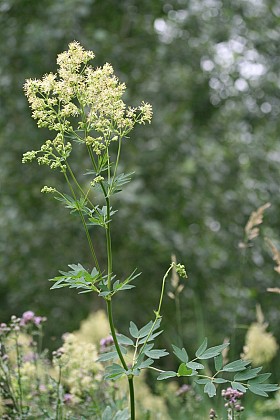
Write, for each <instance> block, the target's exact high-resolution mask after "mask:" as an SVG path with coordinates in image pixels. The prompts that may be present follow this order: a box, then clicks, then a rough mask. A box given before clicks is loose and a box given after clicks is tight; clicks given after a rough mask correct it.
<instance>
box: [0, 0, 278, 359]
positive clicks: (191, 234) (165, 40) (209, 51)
mask: <svg viewBox="0 0 280 420" xmlns="http://www.w3.org/2000/svg"><path fill="white" fill-rule="evenodd" d="M0 12H1V14H0V23H1V24H0V38H1V43H0V53H1V64H0V85H1V115H0V124H1V127H0V159H1V165H0V177H1V179H0V182H1V189H0V197H1V200H0V226H1V236H0V259H1V260H0V261H1V273H0V285H1V289H0V302H1V304H0V319H1V320H5V319H6V318H8V317H9V316H10V315H11V314H12V313H14V312H16V313H17V314H20V313H21V312H23V311H24V310H26V309H32V310H34V311H36V312H40V313H41V314H44V315H47V316H48V317H49V318H50V319H51V320H52V321H53V322H49V323H48V325H49V326H51V328H50V331H49V336H50V337H51V336H54V337H59V336H60V335H61V333H62V332H64V331H65V330H71V329H74V328H76V327H77V326H78V323H79V321H80V320H81V319H82V318H84V317H85V316H86V315H87V313H88V312H89V311H90V310H95V309H96V305H97V303H96V302H95V301H94V300H92V298H90V297H89V298H87V297H85V296H82V297H77V296H76V294H74V293H71V291H68V292H67V294H65V291H64V293H63V298H62V294H61V295H60V294H59V293H55V294H54V293H52V292H50V291H49V283H48V282H47V279H48V278H51V277H54V276H55V275H56V274H57V271H58V269H64V268H66V266H67V264H68V263H70V262H73V263H75V262H77V261H84V263H85V265H86V263H87V261H88V260H89V256H88V254H87V248H86V246H84V245H83V244H84V243H85V242H84V238H83V232H81V231H80V229H79V227H78V224H77V225H76V224H72V225H71V229H70V230H69V219H68V217H69V216H68V214H67V212H66V211H64V210H63V209H60V207H59V206H58V205H57V203H56V202H55V201H54V202H51V201H50V200H46V199H45V198H44V197H43V196H42V195H41V193H40V189H41V186H42V185H45V184H47V185H51V184H52V179H53V178H52V177H53V176H54V175H53V174H50V173H49V172H48V171H47V170H46V171H45V172H44V171H40V172H39V171H36V170H34V168H32V165H30V166H28V167H26V166H23V165H21V156H22V153H23V152H24V151H26V150H29V149H30V148H33V146H35V144H36V142H37V141H38V140H39V139H40V138H41V137H42V138H43V137H44V133H43V132H42V131H41V132H40V131H38V130H37V128H36V125H35V123H34V122H33V121H32V120H31V118H30V110H29V109H28V105H27V102H26V99H25V97H24V95H23V92H22V85H23V83H24V80H25V79H26V78H34V77H38V78H39V77H41V76H42V75H43V74H44V73H46V72H50V71H52V70H54V63H55V58H56V55H57V54H58V53H59V52H61V51H63V50H65V49H66V48H67V44H68V43H69V42H70V41H72V40H74V39H76V40H78V41H79V42H80V43H81V44H82V45H84V47H85V48H86V49H91V50H94V52H95V54H96V59H95V64H97V65H101V64H103V63H104V62H105V61H108V62H110V63H111V64H112V65H113V67H114V68H115V70H116V72H117V73H118V76H119V77H120V79H121V80H122V81H124V82H126V84H127V86H128V96H129V98H128V102H129V103H132V104H138V102H139V100H140V99H141V98H143V97H145V99H146V100H147V101H149V102H150V103H152V105H153V108H154V119H153V123H152V125H151V126H150V127H147V128H146V129H145V130H141V132H138V131H137V130H135V132H134V134H133V139H131V140H130V141H129V143H128V145H127V147H126V151H125V154H126V164H125V167H124V168H123V170H124V171H126V172H129V171H131V170H133V171H135V175H134V180H133V182H132V183H131V184H130V185H129V186H128V187H127V188H126V190H125V194H124V195H122V203H120V204H121V208H122V210H121V211H120V212H119V215H118V216H117V217H118V223H117V226H115V231H114V232H113V238H116V239H115V240H114V243H113V246H114V248H115V254H117V258H116V261H115V269H116V272H117V273H120V274H121V273H126V274H127V273H128V272H131V270H132V269H133V268H134V267H136V266H137V267H138V268H139V270H141V271H142V273H143V274H142V276H141V279H139V280H138V282H139V284H138V287H137V289H136V291H135V292H134V294H133V299H134V300H135V301H139V302H141V305H140V309H139V305H134V302H133V301H132V302H131V306H130V307H129V308H127V306H126V307H125V308H123V305H121V303H122V302H121V301H120V305H119V312H118V316H119V319H120V320H121V324H120V326H121V328H124V329H125V328H126V326H127V317H126V313H127V311H128V310H129V316H130V318H134V319H135V320H136V321H137V320H142V321H143V322H145V321H146V319H147V313H146V312H147V308H149V307H150V304H151V302H155V299H156V295H157V293H158V287H159V282H160V278H161V275H162V273H163V272H164V270H165V267H166V264H167V263H168V262H169V260H170V255H171V253H174V254H176V255H178V259H180V261H184V262H185V263H186V265H187V268H188V274H189V280H188V282H187V284H186V285H185V288H184V290H183V292H182V294H181V309H182V323H183V332H184V339H185V340H187V341H188V343H193V346H194V347H195V346H196V345H197V343H198V342H199V341H200V338H201V337H199V335H203V334H204V331H203V330H204V329H205V330H207V335H208V336H209V337H210V336H212V338H211V337H210V338H211V341H219V339H221V338H223V337H224V336H225V335H227V336H232V338H233V339H234V340H235V345H234V351H235V352H236V353H239V352H240V351H241V348H242V343H243V336H244V332H245V331H246V330H244V329H239V328H238V325H239V324H240V323H242V324H243V325H246V324H249V322H251V321H252V320H254V318H255V306H256V303H260V304H261V306H262V308H263V312H264V314H265V318H266V320H267V321H269V323H270V328H271V330H272V331H274V332H275V334H277V326H278V325H279V317H280V315H279V311H278V310H277V308H278V306H279V298H278V296H277V295H272V294H268V293H267V292H266V288H267V287H268V286H277V285H279V278H278V274H277V273H275V272H274V271H273V266H272V263H271V259H270V256H269V255H268V253H267V252H266V250H265V249H264V247H263V242H262V240H260V239H256V240H255V242H254V244H255V245H254V247H252V248H250V249H249V250H247V252H246V255H245V256H242V252H241V250H240V249H239V248H238V243H239V242H240V240H242V239H243V227H244V226H245V224H246V222H247V220H248V217H249V214H250V213H251V211H253V210H255V209H256V208H257V207H258V206H260V205H262V204H264V203H265V202H267V201H270V202H271V203H272V207H271V208H270V209H269V210H268V211H267V213H266V216H265V226H266V230H267V233H268V234H269V235H270V236H272V237H273V236H275V237H276V238H277V237H278V229H279V224H280V220H279V216H278V208H279V204H280V203H279V201H280V197H279V194H278V192H279V183H278V166H279V160H280V158H279V156H280V154H279V153H280V146H279V145H280V143H279V141H278V132H279V115H278V114H279V109H280V107H279V80H278V73H279V56H280V54H279V31H278V25H279V17H280V9H279V5H278V2H277V1H276V0H269V1H268V0H266V1H258V2H256V1H254V0H249V1H248V0H246V1H243V0H239V1H227V2H221V1H218V0H211V1H210V0H199V1H198V0H188V1H187V0H173V1H172V0H169V1H167V0H162V1H160V2H151V1H148V0H143V1H141V2H137V1H135V0H126V1H122V2H117V1H114V0H107V1H106V2H103V1H98V0H96V1H94V0H68V1H59V0H42V1H40V2H38V1H36V0H20V1H18V0H2V1H1V3H0ZM80 158H81V159H84V156H82V155H81V157H80ZM116 199H117V198H116ZM66 227H67V229H66ZM73 241H74V242H76V243H77V247H76V251H75V253H74V255H73V251H72V249H73V248H72V247H69V246H68V244H69V242H73ZM99 252H100V256H101V258H102V255H103V244H100V245H99ZM147 288H149V296H148V298H147V296H146V295H147V293H146V291H147ZM120 299H121V298H120ZM136 307H137V309H135V308H136ZM73 308H75V310H74V309H73ZM136 311H137V312H136ZM174 311H175V306H174V301H172V300H170V301H169V303H168V306H167V314H168V315H169V316H168V317H166V320H165V323H166V324H167V325H166V327H167V328H168V331H169V334H170V335H171V336H175V337H176V334H177V331H176V329H175V328H174V326H173V324H174V322H173V319H174V318H173V314H174ZM168 319H169V321H168ZM197 323H199V326H200V328H199V334H197ZM279 338H280V337H279V329H278V340H279Z"/></svg>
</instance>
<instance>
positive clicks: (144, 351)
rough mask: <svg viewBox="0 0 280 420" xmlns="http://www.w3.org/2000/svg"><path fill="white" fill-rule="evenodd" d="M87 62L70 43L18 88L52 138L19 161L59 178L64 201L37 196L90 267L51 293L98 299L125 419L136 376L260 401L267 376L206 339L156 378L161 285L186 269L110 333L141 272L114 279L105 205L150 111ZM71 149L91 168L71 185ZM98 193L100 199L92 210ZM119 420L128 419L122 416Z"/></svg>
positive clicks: (120, 182) (119, 184) (60, 281)
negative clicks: (54, 67)
mask: <svg viewBox="0 0 280 420" xmlns="http://www.w3.org/2000/svg"><path fill="white" fill-rule="evenodd" d="M93 58H94V54H93V52H91V51H85V50H84V48H83V47H82V46H81V45H80V44H79V43H78V42H72V43H71V44H70V45H69V49H68V51H65V52H63V53H62V54H59V55H58V58H57V64H58V71H57V73H55V74H53V73H50V74H46V75H45V76H43V78H42V79H41V80H31V79H30V80H27V81H26V83H25V85H24V90H25V93H26V96H27V99H28V101H29V103H30V107H31V109H32V117H33V118H34V119H35V120H37V124H38V127H44V128H48V129H49V130H51V131H53V132H54V136H53V139H48V140H46V141H45V143H44V144H43V145H42V146H41V148H40V149H39V150H35V151H34V150H33V151H29V152H27V153H25V154H24V156H23V162H30V161H33V160H37V162H38V163H39V165H47V166H49V167H50V168H51V169H57V170H59V171H60V172H61V174H62V176H63V177H64V179H65V181H66V184H67V186H68V194H66V193H65V192H62V191H58V190H57V189H56V188H53V187H50V186H44V187H43V188H42V192H44V193H52V194H53V195H54V197H55V198H56V199H57V200H59V201H61V202H62V203H63V204H64V205H65V207H66V208H68V209H70V212H71V213H77V214H78V215H79V216H80V219H81V222H82V225H83V228H84V231H85V234H86V238H87V241H88V245H89V249H90V252H91V256H92V263H93V268H91V269H90V270H87V269H86V268H84V267H83V266H82V265H81V264H71V265H69V268H70V270H69V271H67V272H65V271H61V272H60V274H61V275H60V276H58V277H55V278H54V279H52V280H51V281H53V282H54V284H53V286H52V289H58V288H61V287H70V288H76V289H78V290H79V293H88V292H95V293H97V294H98V296H100V297H101V298H102V299H104V300H105V302H106V306H107V315H108V320H109V324H110V329H111V336H112V339H113V345H112V346H111V347H110V348H109V350H108V351H106V352H105V353H104V354H102V355H101V356H100V357H99V361H100V362H105V363H106V364H107V367H106V373H105V379H106V380H117V379H118V378H121V377H123V376H126V377H127V380H128V385H129V395H130V418H131V419H132V420H134V419H135V400H134V382H133V380H134V377H135V376H138V375H139V374H140V372H141V370H143V369H153V370H155V371H157V372H158V373H159V375H158V378H157V379H158V380H163V379H167V378H171V377H181V376H188V377H192V379H193V380H194V381H195V382H196V383H197V384H202V385H203V386H204V392H205V393H207V394H208V395H209V396H210V397H213V396H214V395H215V394H216V386H217V385H218V384H226V383H228V384H230V386H231V387H232V388H233V389H235V390H237V391H240V392H243V393H244V392H246V390H247V389H249V390H250V391H252V392H254V393H255V394H258V395H263V396H267V392H269V391H274V390H277V389H278V386H277V385H271V384H264V381H265V380H266V379H267V378H268V377H269V376H270V374H259V372H260V370H261V368H254V369H252V368H251V366H250V361H247V360H237V361H234V362H231V363H227V364H225V365H224V363H223V357H222V351H223V350H224V349H225V348H227V347H228V345H229V343H224V344H221V345H218V346H215V347H210V348H208V346H207V339H205V340H204V341H203V343H202V344H201V346H200V347H199V348H198V350H197V351H196V353H195V356H194V357H193V358H191V359H190V358H189V355H188V353H187V351H186V350H185V348H179V347H176V346H174V345H173V346H172V347H173V352H174V354H175V356H176V357H177V358H178V359H179V361H180V365H179V368H178V370H177V371H163V370H160V369H158V368H156V367H154V366H153V365H154V362H155V360H158V359H160V358H162V357H164V356H166V355H168V352H167V351H166V350H165V349H156V348H154V341H155V339H156V337H157V336H159V335H160V334H161V333H162V330H160V324H161V319H162V314H161V311H162V303H163V297H164V291H165V283H166V280H167V278H168V276H169V275H170V274H171V271H172V270H176V272H177V273H178V275H179V276H181V277H187V275H186V271H185V267H184V266H183V265H181V264H177V263H176V262H175V261H174V260H173V261H172V263H171V265H170V266H169V268H168V269H167V271H166V273H165V275H164V276H163V280H162V286H161V293H160V298H159V303H158V307H157V309H156V310H155V311H154V318H153V319H152V320H151V321H149V322H148V323H147V324H146V325H144V326H142V327H140V328H139V327H138V326H137V325H136V324H135V323H134V322H132V321H131V322H130V327H129V336H126V335H123V334H118V333H117V332H116V327H115V323H114V319H113V310H112V309H113V308H112V302H113V298H114V296H115V295H116V294H117V293H119V292H121V291H124V290H128V289H131V288H132V287H134V286H133V285H132V284H131V283H132V281H133V280H135V279H136V278H137V277H138V276H139V274H140V273H137V272H136V270H135V271H133V272H132V273H131V274H130V275H128V276H127V277H126V278H125V279H119V278H117V277H116V275H115V274H114V273H113V255H112V240H111V224H112V221H113V217H114V214H115V213H116V210H115V209H114V208H113V207H112V204H111V199H112V196H113V195H114V194H116V193H118V192H120V191H121V190H122V188H123V186H124V185H125V184H127V183H128V182H129V181H130V180H131V175H132V174H124V173H119V170H118V168H119V162H120V156H121V149H122V145H123V143H125V141H126V140H127V139H128V137H129V133H130V132H131V131H132V130H133V128H134V126H135V125H136V124H146V123H150V122H151V118H152V107H151V105H150V104H148V103H145V102H142V103H141V105H140V106H138V107H134V108H133V107H127V106H126V104H125V103H124V101H123V99H122V97H123V94H124V92H125V85H124V84H123V83H120V82H119V80H118V78H117V77H116V76H115V75H114V71H113V68H112V66H111V65H110V64H108V63H106V64H104V66H103V67H100V68H93V67H92V66H91V65H90V64H89V62H90V61H91V60H92V59H93ZM113 143H117V148H116V149H117V151H116V153H114V152H113V150H115V148H113V150H112V146H113ZM74 146H82V147H84V148H85V149H86V150H87V153H88V155H89V158H90V161H91V164H92V168H91V169H90V170H86V168H81V173H82V174H85V177H86V178H85V182H83V183H82V182H79V181H78V179H80V177H79V176H78V174H76V173H75V172H74V170H73V167H72V166H71V163H70V156H71V152H72V148H73V147H74ZM97 192H99V194H96V193H97ZM100 193H101V196H102V197H103V198H102V199H100V200H99V202H98V203H97V202H96V200H97V197H100ZM92 226H100V227H101V228H103V233H104V235H105V238H106V245H107V247H106V249H107V266H106V267H102V266H100V264H99V261H98V259H97V255H96V252H95V244H94V241H93V240H92V236H91V234H90V229H91V227H92ZM131 350H132V351H131ZM209 359H214V363H213V367H214V371H215V373H213V374H210V375H209V374H206V373H205V367H204V364H203V361H205V360H207V361H208V360H209ZM207 372H209V370H208V371H207ZM233 372H234V373H235V376H234V377H233V379H232V378H231V379H229V374H232V373H233ZM106 410H107V411H106ZM106 410H105V412H104V415H103V417H104V418H107V417H108V416H109V417H108V418H112V417H110V415H111V414H110V409H109V407H107V409H106ZM107 414H108V415H107ZM103 417H102V418H103ZM118 418H119V417H118ZM123 418H125V419H127V418H128V417H127V415H124V417H123Z"/></svg>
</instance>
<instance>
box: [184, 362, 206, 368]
mask: <svg viewBox="0 0 280 420" xmlns="http://www.w3.org/2000/svg"><path fill="white" fill-rule="evenodd" d="M186 365H187V367H188V368H190V369H195V370H200V369H205V367H204V365H203V364H202V363H197V362H188V363H186Z"/></svg>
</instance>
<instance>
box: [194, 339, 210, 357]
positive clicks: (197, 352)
mask: <svg viewBox="0 0 280 420" xmlns="http://www.w3.org/2000/svg"><path fill="white" fill-rule="evenodd" d="M206 349H207V338H204V340H203V343H202V344H201V345H200V347H199V348H198V349H197V351H196V353H195V355H196V357H198V358H199V357H200V356H201V355H202V354H203V353H204V352H205V350H206Z"/></svg>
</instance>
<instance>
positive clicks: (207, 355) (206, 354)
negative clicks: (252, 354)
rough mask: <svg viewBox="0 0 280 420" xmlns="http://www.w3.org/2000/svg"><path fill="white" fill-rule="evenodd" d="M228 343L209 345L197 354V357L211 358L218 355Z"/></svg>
mask: <svg viewBox="0 0 280 420" xmlns="http://www.w3.org/2000/svg"><path fill="white" fill-rule="evenodd" d="M228 345H229V343H224V344H220V345H219V346H214V347H210V348H209V349H207V350H205V352H204V353H202V354H201V355H200V356H199V359H202V360H205V359H211V358H212V357H215V356H218V354H220V353H221V352H222V351H223V350H224V349H225V348H226V347H228Z"/></svg>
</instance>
